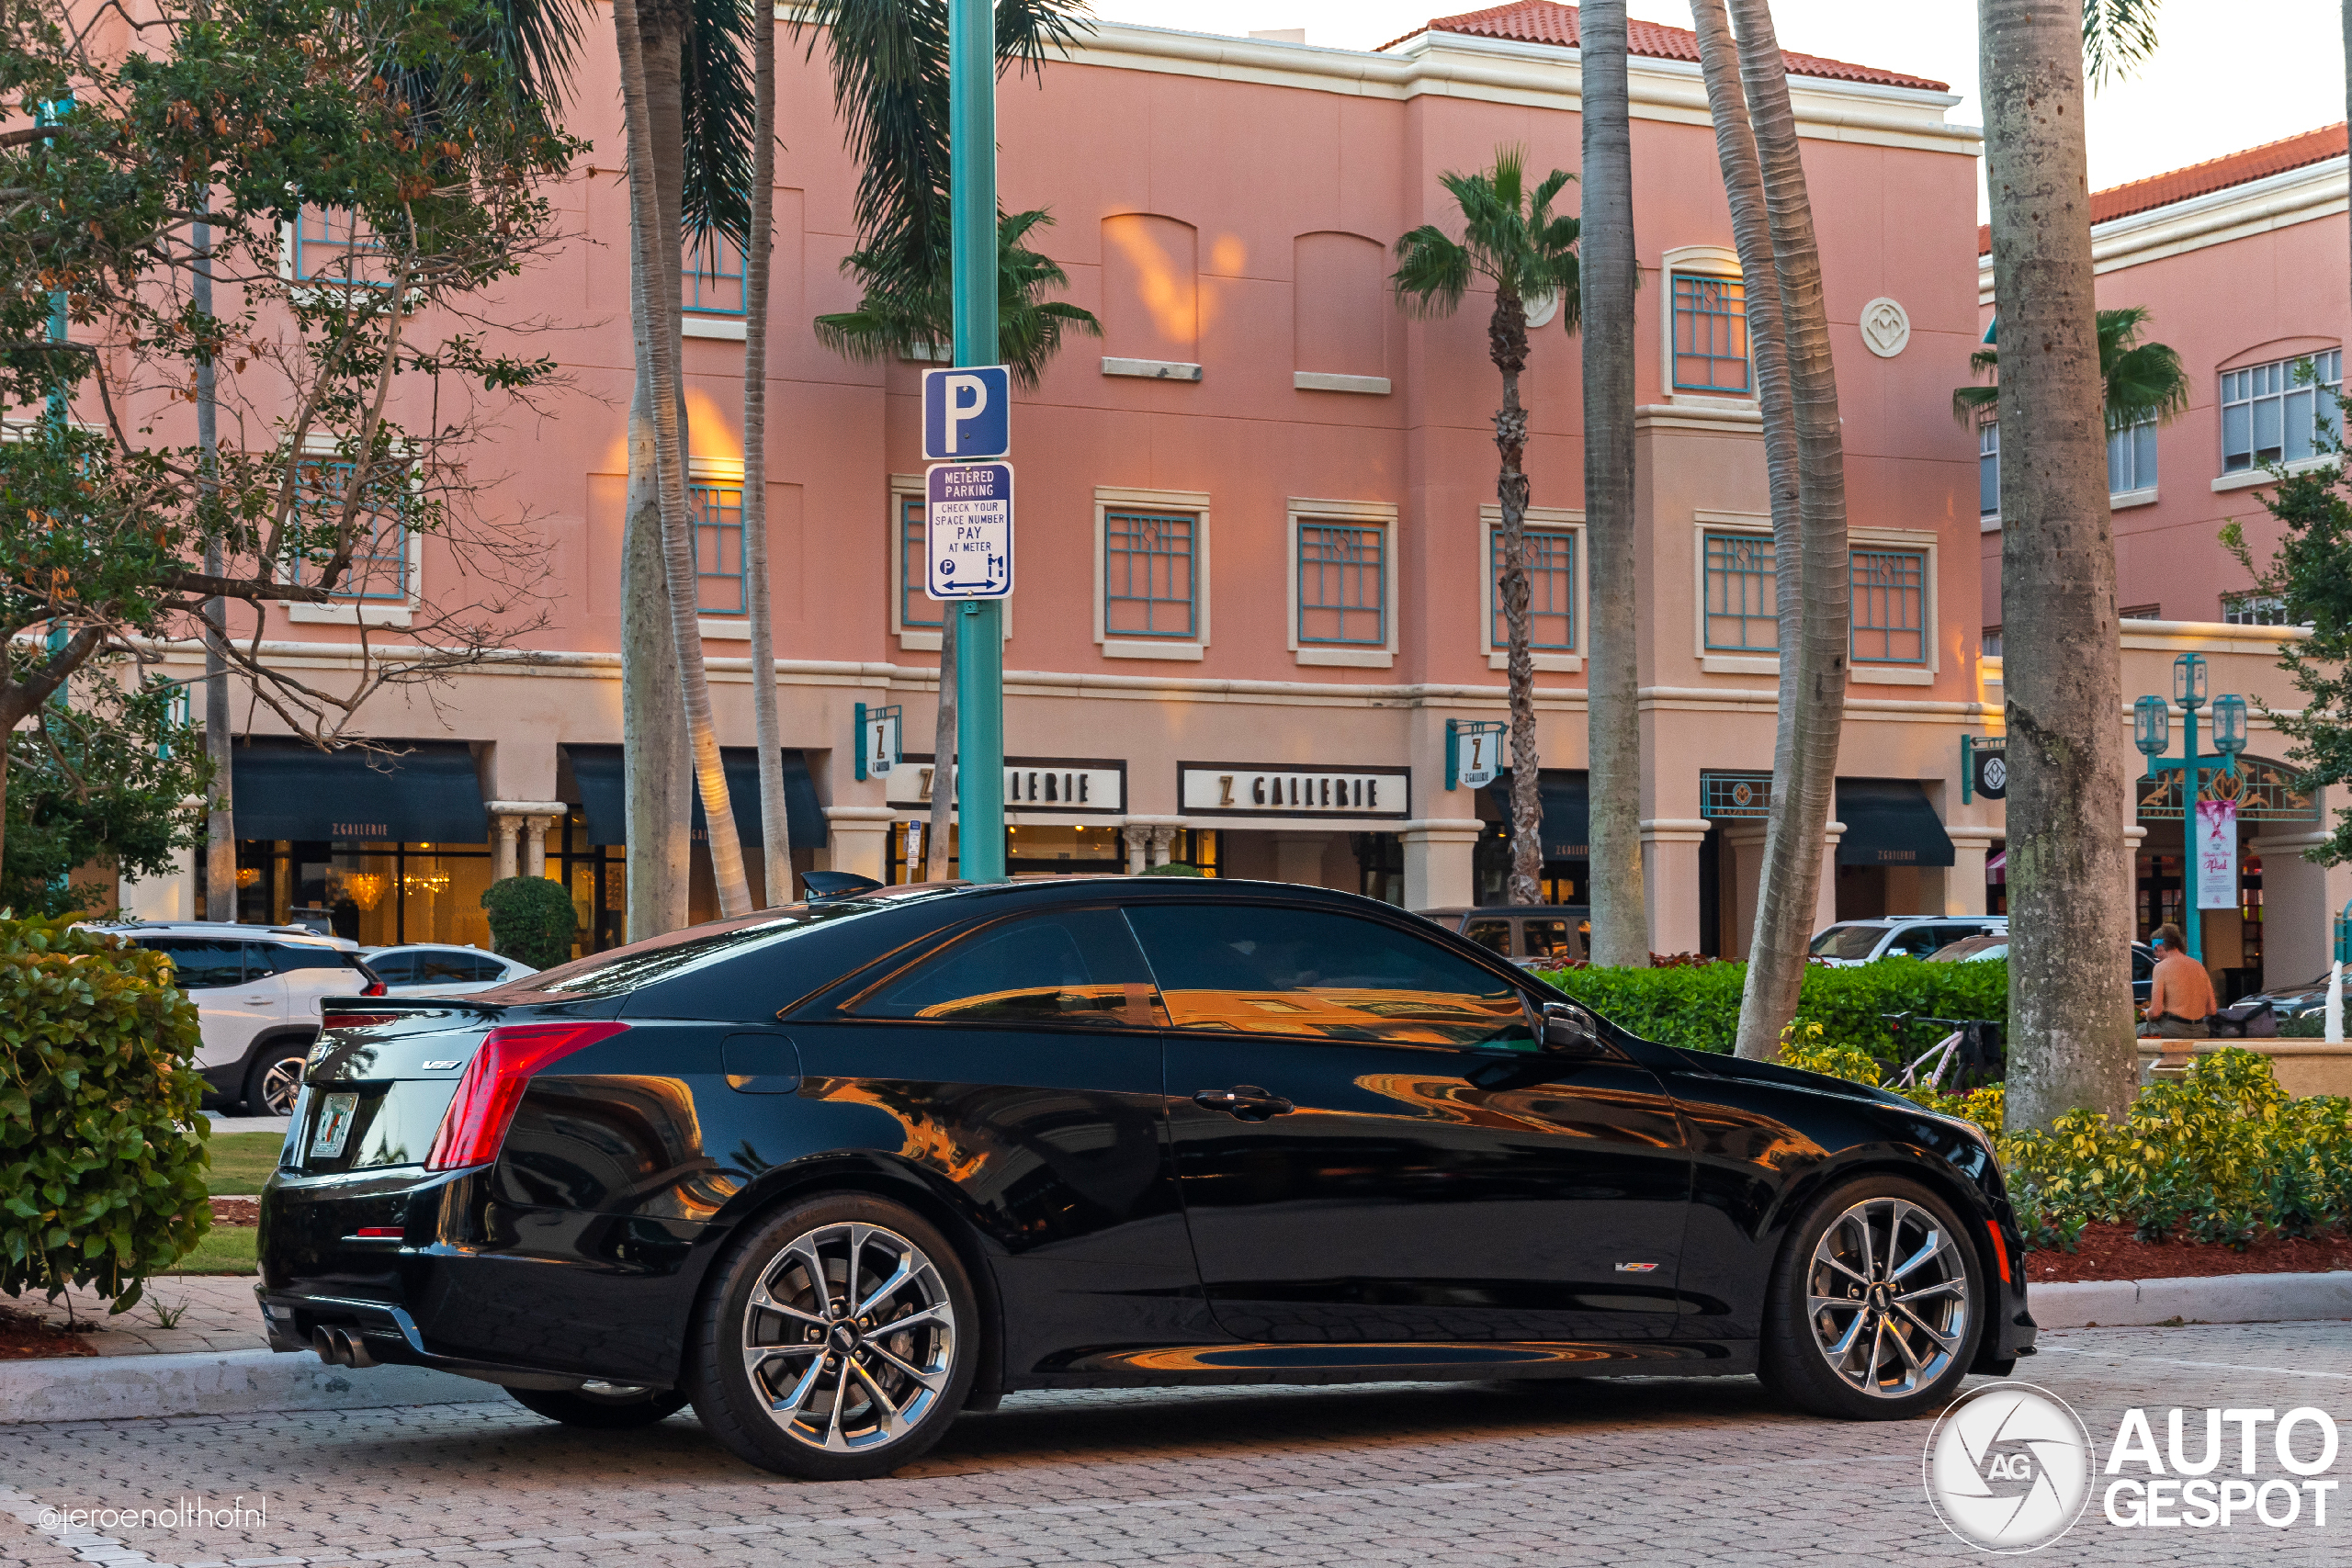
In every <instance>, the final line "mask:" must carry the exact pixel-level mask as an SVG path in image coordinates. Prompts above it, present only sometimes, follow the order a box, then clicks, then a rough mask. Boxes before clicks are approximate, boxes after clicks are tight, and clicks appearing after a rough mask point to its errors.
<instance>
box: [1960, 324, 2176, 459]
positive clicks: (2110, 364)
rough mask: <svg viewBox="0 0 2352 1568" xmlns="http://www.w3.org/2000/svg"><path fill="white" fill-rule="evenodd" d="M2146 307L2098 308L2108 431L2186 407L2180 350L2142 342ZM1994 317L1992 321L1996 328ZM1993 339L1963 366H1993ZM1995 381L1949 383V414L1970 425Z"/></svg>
mask: <svg viewBox="0 0 2352 1568" xmlns="http://www.w3.org/2000/svg"><path fill="white" fill-rule="evenodd" d="M2150 314H2151V312H2150V311H2149V310H2148V308H2147V307H2146V306H2145V305H2126V306H2123V307H2121V308H2120V309H2117V310H2101V311H2100V312H2099V313H2098V373H2099V379H2100V380H2101V381H2102V382H2103V383H2104V384H2105V387H2106V404H2105V406H2106V410H2107V429H2108V434H2114V433H2115V432H2117V431H2119V430H2129V429H2130V428H2131V426H2133V425H2135V424H2138V423H2141V422H2142V421H2143V420H2150V419H2153V420H2155V421H2157V422H2159V423H2162V422H2165V421H2167V420H2170V419H2172V418H2173V417H2174V416H2175V415H2177V414H2179V413H2181V412H2183V411H2185V410H2186V409H2187V408H2188V367H2187V366H2185V365H2183V364H2181V362H2180V355H2178V354H2177V353H2175V352H2174V351H2173V349H2172V348H2171V347H2169V346H2168V345H2166V344H2161V343H2142V342H2141V341H2140V333H2141V331H2142V329H2143V328H2144V327H2146V325H2147V324H2148V319H2149V316H2150ZM1999 327H2000V323H1999V322H1998V321H1996V322H1995V323H1994V330H1995V332H1996V333H1998V331H1999ZM2000 363H2001V350H2000V347H1999V345H1998V344H1996V343H1995V344H1986V345H1985V347H1983V348H1980V349H1978V350H1977V351H1976V352H1975V353H1973V354H1972V355H1969V356H1968V367H1969V368H1970V369H1971V370H1973V371H1974V372H1976V374H1978V375H1979V376H1983V375H1985V374H1988V373H1990V372H1992V371H1995V370H1997V369H1998V368H1999V367H2000ZM2000 399H2001V389H2000V388H1998V387H1955V388H1953V389H1952V393H1951V412H1952V417H1953V418H1954V419H1956V420H1958V421H1960V423H1962V425H1963V426H1973V425H1974V424H1975V423H1976V421H1977V419H1978V418H1979V416H1981V415H1982V414H1983V413H1985V412H1986V411H1988V410H1992V409H1995V408H1996V407H1997V406H1998V404H1999V402H2000Z"/></svg>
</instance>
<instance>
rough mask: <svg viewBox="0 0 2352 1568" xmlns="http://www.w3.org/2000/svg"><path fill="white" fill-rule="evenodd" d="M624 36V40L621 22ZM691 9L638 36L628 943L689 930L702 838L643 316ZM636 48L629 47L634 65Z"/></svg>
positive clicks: (625, 744) (668, 250)
mask: <svg viewBox="0 0 2352 1568" xmlns="http://www.w3.org/2000/svg"><path fill="white" fill-rule="evenodd" d="M613 25H614V28H615V36H616V38H619V37H621V36H623V35H622V34H621V31H620V29H621V22H620V18H619V15H618V13H617V12H616V14H615V17H614V23H613ZM687 25H688V21H687V18H686V17H685V15H684V12H683V11H682V10H680V9H679V8H678V7H675V6H664V7H663V8H662V10H661V11H660V12H658V13H653V14H648V15H643V16H641V17H640V20H639V22H637V23H635V24H633V30H632V31H631V32H630V33H629V34H628V35H627V36H628V37H629V38H633V39H635V40H636V42H637V44H638V51H639V58H640V59H641V60H642V61H643V62H644V73H645V92H646V96H645V110H644V112H645V114H646V116H647V118H648V121H649V124H650V130H651V135H652V145H653V152H652V155H651V156H650V158H646V159H641V160H640V159H639V158H637V157H636V156H635V154H634V153H632V154H631V156H630V160H629V185H630V197H631V205H630V214H631V217H630V222H631V226H632V238H631V246H630V264H629V270H630V273H631V278H632V288H631V295H630V302H631V318H632V319H631V323H630V324H631V327H632V329H633V333H634V336H635V339H636V344H635V347H636V355H637V386H636V389H635V391H634V393H633V394H632V395H631V397H630V399H629V408H628V502H627V503H626V504H627V513H628V514H627V518H626V521H625V524H624V532H623V536H622V541H621V739H622V756H623V763H622V767H623V784H622V789H623V794H624V799H625V802H626V816H627V818H628V827H627V829H626V831H627V835H628V940H629V941H631V942H639V941H642V940H643V939H645V938H647V937H650V936H659V935H661V934H662V932H664V931H676V930H677V929H678V928H679V927H681V926H683V925H684V924H685V923H686V913H687V906H686V900H687V890H688V888H689V886H691V876H692V867H693V853H694V840H693V837H692V832H691V823H692V797H691V796H690V795H689V794H688V793H687V791H688V774H687V754H686V731H685V713H684V709H683V708H682V707H681V706H680V705H679V703H678V653H677V649H676V647H675V645H674V643H673V640H672V634H671V630H670V585H669V578H668V575H667V571H666V569H665V568H664V566H663V563H662V486H661V482H660V481H661V471H660V464H659V461H658V458H657V449H656V444H655V439H654V421H653V348H654V344H653V339H652V336H651V333H652V332H653V323H652V321H651V320H650V317H649V316H647V315H646V314H645V313H644V312H643V311H640V310H637V309H636V308H635V307H636V304H637V300H636V294H637V288H636V287H635V285H636V284H637V283H639V282H640V281H641V279H639V277H638V276H637V275H638V274H639V273H640V272H641V271H642V270H643V269H645V268H648V267H651V268H655V269H657V271H658V276H659V277H660V279H661V281H659V282H657V283H655V284H653V285H652V287H653V288H654V290H655V292H656V293H660V292H662V291H664V290H666V291H667V293H668V294H669V296H670V297H671V298H673V299H674V298H676V297H677V293H678V287H679V278H678V265H679V263H678V231H679V216H678V215H679V206H680V203H681V201H682V199H683V195H684V186H685V153H684V107H683V99H682V96H681V93H682V88H681V85H680V84H681V81H682V79H683V62H684V50H685V34H684V29H685V28H686V26H687ZM627 54H628V51H627V49H626V47H624V49H623V58H624V59H626V58H627ZM640 175H641V176H642V177H643V178H644V179H645V180H646V182H647V183H648V184H649V185H650V186H651V193H652V206H653V208H654V210H655V212H656V214H657V217H656V219H655V220H654V229H653V239H652V241H651V242H650V243H647V242H646V240H645V239H644V237H643V236H642V235H638V234H636V233H635V232H634V230H635V228H636V226H637V220H636V212H637V206H636V196H637V189H636V186H637V182H638V180H639V177H640Z"/></svg>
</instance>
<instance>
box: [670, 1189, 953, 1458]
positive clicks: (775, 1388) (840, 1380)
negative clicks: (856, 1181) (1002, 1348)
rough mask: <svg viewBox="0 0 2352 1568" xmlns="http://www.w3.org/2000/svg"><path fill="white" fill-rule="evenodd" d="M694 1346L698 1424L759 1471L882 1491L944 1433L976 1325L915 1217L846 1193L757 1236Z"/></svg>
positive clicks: (761, 1226) (770, 1223)
mask: <svg viewBox="0 0 2352 1568" xmlns="http://www.w3.org/2000/svg"><path fill="white" fill-rule="evenodd" d="M720 1269H721V1271H720V1274H719V1277H718V1280H717V1282H716V1283H715V1284H714V1286H713V1287H712V1289H711V1291H710V1292H709V1294H708V1295H707V1298H706V1299H705V1301H704V1303H703V1306H702V1310H701V1312H700V1314H699V1316H698V1320H697V1322H696V1325H695V1334H694V1337H693V1343H692V1350H693V1369H694V1372H693V1382H692V1383H691V1385H690V1386H691V1388H692V1390H693V1393H694V1404H695V1415H696V1416H700V1417H701V1418H702V1423H703V1425H704V1426H705V1427H707V1428H708V1429H709V1430H710V1433H711V1435H712V1436H713V1437H715V1438H718V1440H719V1442H721V1443H722V1444H724V1445H725V1446H726V1447H727V1448H728V1450H729V1451H731V1452H732V1453H734V1454H735V1455H737V1456H738V1457H739V1458H741V1459H743V1460H746V1461H750V1462H751V1463H752V1464H755V1465H758V1466H759V1467H760V1468H762V1469H763V1470H772V1471H775V1472H779V1473H781V1474H785V1475H796V1476H799V1477H802V1478H804V1479H806V1480H810V1481H859V1480H865V1479H867V1478H869V1477H872V1476H877V1475H888V1473H890V1472H892V1471H894V1470H896V1469H898V1468H899V1466H900V1465H902V1464H905V1463H907V1462H908V1461H910V1460H912V1459H914V1458H915V1457H917V1456H918V1455H920V1454H922V1452H923V1451H924V1450H928V1449H929V1448H930V1447H931V1446H932V1444H933V1443H935V1442H937V1441H938V1440H939V1438H941V1436H942V1435H943V1434H944V1433H945V1431H946V1430H947V1427H948V1424H949V1423H950V1422H951V1421H953V1420H954V1419H955V1418H956V1411H957V1410H959V1409H960V1408H961V1407H962V1405H963V1404H964V1396H965V1394H966V1393H967V1392H968V1391H969V1389H970V1388H971V1383H972V1372H973V1368H974V1365H975V1362H976V1359H977V1350H978V1341H977V1338H976V1336H977V1334H978V1328H979V1309H978V1303H977V1302H976V1300H975V1298H974V1296H973V1293H972V1287H971V1283H970V1281H969V1280H967V1279H966V1278H965V1275H964V1269H963V1266H962V1265H961V1263H959V1262H958V1261H957V1259H956V1253H955V1249H954V1248H952V1247H949V1246H948V1244H947V1241H946V1239H945V1238H944V1236H942V1235H940V1234H939V1233H938V1231H937V1230H935V1229H933V1227H932V1226H931V1225H930V1224H926V1223H925V1222H924V1221H923V1220H922V1217H921V1216H919V1215H917V1214H915V1213H911V1212H910V1211H909V1210H906V1209H903V1208H901V1207H899V1205H898V1204H895V1203H890V1202H886V1201H883V1200H881V1199H878V1198H870V1197H866V1196H864V1195H861V1194H849V1193H843V1194H839V1195H836V1196H831V1197H825V1198H817V1199H811V1200H808V1201H802V1202H798V1203H795V1204H792V1205H791V1206H789V1207H788V1208H786V1209H783V1210H781V1211H779V1212H777V1213H774V1214H772V1215H770V1216H768V1217H767V1218H766V1219H764V1220H762V1221H759V1222H757V1223H756V1224H754V1225H753V1226H752V1230H751V1233H750V1234H749V1235H746V1236H744V1237H743V1238H742V1239H741V1241H739V1242H738V1243H737V1244H736V1245H735V1247H733V1248H732V1250H731V1251H730V1252H729V1256H728V1258H727V1260H726V1261H725V1262H724V1263H723V1264H722V1265H721V1266H720Z"/></svg>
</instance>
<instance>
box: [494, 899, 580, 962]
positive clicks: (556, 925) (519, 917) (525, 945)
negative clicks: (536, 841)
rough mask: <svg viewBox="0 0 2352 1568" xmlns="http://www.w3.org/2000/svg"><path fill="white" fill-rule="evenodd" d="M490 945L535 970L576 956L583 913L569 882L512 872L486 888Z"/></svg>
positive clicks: (504, 955)
mask: <svg viewBox="0 0 2352 1568" xmlns="http://www.w3.org/2000/svg"><path fill="white" fill-rule="evenodd" d="M481 907H482V908H483V910H484V911H485V912H486V913H487V914H488V915H489V917H490V945H491V949H492V951H493V952H495V953H498V954H500V955H501V956H502V957H506V958H512V959H515V960H516V961H517V962H519V963H523V964H529V965H530V966H531V967H532V968H534V969H552V968H554V967H555V966H556V965H557V964H560V963H562V962H563V961H564V960H565V959H567V958H569V957H571V944H572V942H573V941H574V940H575V939H576V938H577V937H578V936H579V934H580V911H579V910H577V909H575V908H572V904H571V894H569V893H567V892H565V891H564V887H563V884H562V883H560V882H552V881H549V880H548V878H546V877H544V876H509V877H506V878H504V879H503V880H502V881H498V882H493V883H492V884H491V885H490V886H488V887H485V888H483V889H482V893H481Z"/></svg>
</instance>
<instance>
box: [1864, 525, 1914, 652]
mask: <svg viewBox="0 0 2352 1568" xmlns="http://www.w3.org/2000/svg"><path fill="white" fill-rule="evenodd" d="M1852 559H1853V584H1854V598H1853V606H1854V662H1855V663H1857V664H1925V663H1926V662H1927V661H1928V556H1927V552H1926V551H1924V550H1856V551H1855V552H1854V553H1853V558H1852Z"/></svg>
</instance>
